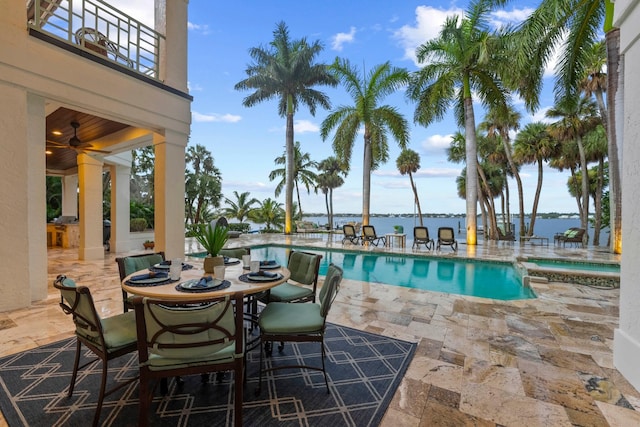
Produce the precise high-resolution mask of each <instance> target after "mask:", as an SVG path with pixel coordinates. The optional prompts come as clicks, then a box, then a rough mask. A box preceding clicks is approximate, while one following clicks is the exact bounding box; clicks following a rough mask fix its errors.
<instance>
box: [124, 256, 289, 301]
mask: <svg viewBox="0 0 640 427" xmlns="http://www.w3.org/2000/svg"><path fill="white" fill-rule="evenodd" d="M190 264H192V265H193V267H192V268H189V269H183V271H182V273H181V275H180V279H179V280H177V281H169V280H168V279H167V280H166V281H164V282H161V283H159V284H153V283H150V284H143V285H136V284H132V283H131V282H130V280H131V278H132V277H136V276H141V275H144V274H148V273H149V272H150V271H149V270H148V269H145V270H140V271H136V272H135V273H132V274H130V275H128V276H127V277H125V278H124V280H122V289H123V290H125V291H126V292H127V293H130V294H133V295H139V296H143V297H151V298H157V299H167V300H191V301H193V300H197V299H199V298H202V299H207V298H211V297H218V296H223V295H228V294H233V293H235V292H242V293H243V295H244V296H245V298H248V297H251V296H253V295H256V294H261V293H262V292H264V291H267V290H269V289H271V288H273V287H274V286H277V285H279V284H281V283H284V282H286V281H287V280H288V279H289V277H290V276H291V273H290V272H289V270H288V269H287V268H286V267H283V266H280V267H278V268H274V269H269V270H266V271H268V272H270V273H279V275H278V277H277V278H276V279H275V280H270V281H267V280H263V281H248V280H247V278H246V275H247V274H248V273H249V270H245V269H243V267H242V262H240V261H239V260H238V262H235V261H233V263H232V264H230V265H226V266H225V267H226V269H225V275H224V280H225V281H229V282H230V285H229V286H227V287H225V288H223V289H215V288H214V289H213V290H211V291H207V290H205V289H197V290H196V291H195V292H185V291H181V290H178V289H177V288H176V286H177V285H179V284H181V283H185V282H187V281H189V280H199V279H201V278H203V277H207V276H212V274H209V273H205V272H204V269H203V266H202V262H194V263H190ZM241 276H243V277H242V279H244V280H242V279H241Z"/></svg>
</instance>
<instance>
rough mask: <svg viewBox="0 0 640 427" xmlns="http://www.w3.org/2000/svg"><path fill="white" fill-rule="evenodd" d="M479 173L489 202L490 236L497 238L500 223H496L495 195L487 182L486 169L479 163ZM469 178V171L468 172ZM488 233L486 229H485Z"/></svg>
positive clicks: (485, 196)
mask: <svg viewBox="0 0 640 427" xmlns="http://www.w3.org/2000/svg"><path fill="white" fill-rule="evenodd" d="M478 175H480V179H481V181H482V188H483V189H484V192H483V193H484V194H483V196H484V198H485V200H486V202H487V207H488V209H487V210H488V213H489V226H490V229H489V238H490V239H494V240H497V239H498V224H497V223H496V207H495V205H494V204H493V195H492V194H491V188H489V183H488V182H487V176H486V175H485V174H484V170H483V169H482V166H480V165H479V164H478ZM467 179H468V173H467ZM485 235H486V230H485Z"/></svg>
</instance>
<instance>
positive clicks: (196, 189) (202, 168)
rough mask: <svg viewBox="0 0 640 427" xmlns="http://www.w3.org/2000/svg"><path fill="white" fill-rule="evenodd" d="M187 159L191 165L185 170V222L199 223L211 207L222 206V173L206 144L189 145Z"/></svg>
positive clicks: (187, 162)
mask: <svg viewBox="0 0 640 427" xmlns="http://www.w3.org/2000/svg"><path fill="white" fill-rule="evenodd" d="M185 160H186V164H187V165H188V166H191V169H187V170H186V171H185V222H186V223H189V222H190V223H191V224H199V223H201V222H202V221H203V220H204V218H203V214H204V213H206V212H207V211H208V210H209V207H213V208H217V207H218V206H220V200H221V198H222V175H221V173H220V170H219V169H218V168H217V167H216V166H215V165H214V160H213V156H212V155H211V152H210V151H209V150H207V149H206V148H205V146H204V145H200V144H196V145H195V146H189V147H188V148H187V152H186V153H185Z"/></svg>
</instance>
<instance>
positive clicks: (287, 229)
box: [284, 96, 294, 234]
mask: <svg viewBox="0 0 640 427" xmlns="http://www.w3.org/2000/svg"><path fill="white" fill-rule="evenodd" d="M286 152H287V170H286V176H285V183H286V191H285V203H284V206H285V214H284V234H291V232H292V231H293V224H292V222H291V217H292V214H293V169H294V164H293V162H294V159H293V100H292V99H291V96H289V97H288V98H287V133H286Z"/></svg>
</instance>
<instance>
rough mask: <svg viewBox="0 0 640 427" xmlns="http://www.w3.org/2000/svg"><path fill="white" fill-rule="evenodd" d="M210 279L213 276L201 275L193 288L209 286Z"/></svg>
mask: <svg viewBox="0 0 640 427" xmlns="http://www.w3.org/2000/svg"><path fill="white" fill-rule="evenodd" d="M212 280H213V276H203V277H202V278H201V279H200V280H199V281H198V283H197V284H196V285H195V286H194V288H207V287H209V285H210V283H211V281H212Z"/></svg>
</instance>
